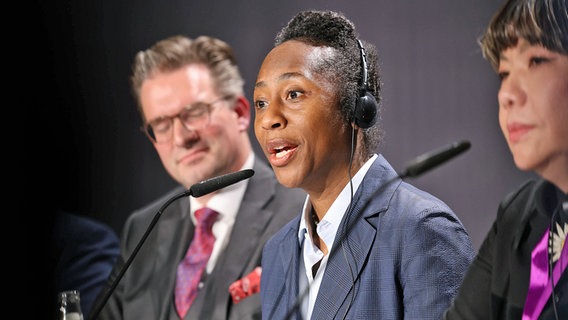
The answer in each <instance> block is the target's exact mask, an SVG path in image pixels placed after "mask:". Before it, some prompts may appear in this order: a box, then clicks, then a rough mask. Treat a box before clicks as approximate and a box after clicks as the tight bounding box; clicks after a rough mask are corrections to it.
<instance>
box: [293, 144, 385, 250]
mask: <svg viewBox="0 0 568 320" xmlns="http://www.w3.org/2000/svg"><path fill="white" fill-rule="evenodd" d="M377 157H378V156H377V155H376V154H373V156H372V157H371V158H370V159H369V160H367V162H365V164H364V165H363V166H362V167H361V168H360V169H359V171H357V173H356V174H355V176H353V178H352V179H351V183H352V184H353V194H355V193H356V192H357V189H358V188H359V186H360V185H361V182H362V181H363V178H364V177H365V175H366V174H367V172H368V171H369V168H370V167H371V165H372V164H373V162H375V160H376V159H377ZM350 202H351V185H350V183H349V182H348V183H347V185H345V187H344V188H343V190H342V191H341V193H340V194H339V195H338V196H337V198H336V199H335V200H334V201H333V203H332V204H331V207H330V208H329V210H328V211H327V212H326V213H325V215H324V217H323V219H322V220H321V221H320V222H319V223H318V226H317V229H316V231H317V233H318V235H319V236H320V238H321V239H322V240H323V241H324V242H325V244H326V245H327V246H328V250H329V251H331V247H332V245H333V240H334V238H335V235H336V234H337V230H338V228H339V225H340V223H341V220H342V219H343V216H344V215H345V213H346V211H347V208H348V207H349V205H350ZM311 212H312V205H311V202H310V196H309V195H308V196H307V197H306V201H305V203H304V208H303V210H302V218H301V219H300V228H299V230H298V241H299V243H300V245H301V244H302V241H304V238H305V235H306V234H309V233H308V232H307V231H308V229H307V226H308V224H309V217H310V214H311ZM308 238H309V236H308Z"/></svg>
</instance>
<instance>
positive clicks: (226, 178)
mask: <svg viewBox="0 0 568 320" xmlns="http://www.w3.org/2000/svg"><path fill="white" fill-rule="evenodd" d="M253 174H254V170H252V169H245V170H241V171H237V172H232V173H227V174H224V175H222V176H218V177H214V178H210V179H207V180H203V181H201V182H198V183H196V184H194V185H192V186H191V187H190V188H189V194H190V195H192V196H193V197H196V198H197V197H201V196H204V195H206V194H208V193H211V192H213V191H217V190H219V189H223V188H225V187H228V186H230V185H232V184H235V183H237V182H239V181H242V180H245V179H248V178H250V177H252V175H253Z"/></svg>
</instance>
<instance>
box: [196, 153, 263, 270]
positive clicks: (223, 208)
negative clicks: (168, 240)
mask: <svg viewBox="0 0 568 320" xmlns="http://www.w3.org/2000/svg"><path fill="white" fill-rule="evenodd" d="M253 164H254V153H251V154H250V155H249V157H248V158H247V161H245V164H244V165H243V167H242V168H241V170H244V169H252V166H253ZM248 181H249V179H245V180H243V181H240V182H238V183H235V184H233V185H230V186H228V187H225V188H223V189H221V190H220V191H219V192H218V193H216V194H215V195H214V196H213V197H212V198H211V199H210V200H209V201H208V202H207V207H208V208H211V209H213V210H215V211H217V212H218V213H219V217H218V218H217V221H215V223H214V224H213V235H214V236H215V244H214V245H213V251H212V252H211V256H210V257H209V261H207V267H206V271H207V273H211V271H212V270H213V268H214V267H215V263H216V262H217V260H218V257H219V254H220V252H221V251H223V249H224V248H225V247H226V246H227V244H228V242H229V237H230V235H231V231H232V230H233V226H234V225H235V219H236V217H237V210H238V209H239V207H240V206H241V202H242V200H243V196H244V194H245V191H246V188H247V185H248ZM189 204H190V206H189V207H190V208H191V220H192V221H193V224H194V225H195V224H196V222H197V220H196V219H195V211H196V210H198V209H201V208H202V207H203V205H201V204H200V203H199V202H198V201H197V199H195V198H194V197H192V196H189Z"/></svg>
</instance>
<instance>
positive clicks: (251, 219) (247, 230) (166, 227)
mask: <svg viewBox="0 0 568 320" xmlns="http://www.w3.org/2000/svg"><path fill="white" fill-rule="evenodd" d="M253 170H254V171H255V174H254V175H253V177H252V178H250V181H249V183H248V187H247V189H246V191H245V194H244V198H243V201H242V203H241V206H240V208H239V210H238V214H237V218H236V221H235V225H234V226H233V231H232V233H231V236H230V239H229V243H228V245H227V247H226V248H225V249H224V251H223V252H222V253H221V254H220V256H219V258H218V261H217V263H216V265H215V268H214V269H213V271H212V272H211V274H209V275H208V276H207V280H206V281H205V286H204V287H203V288H202V289H201V291H200V292H199V294H198V295H197V298H196V299H195V301H194V302H193V304H192V306H191V308H190V310H189V312H188V314H187V315H186V317H185V319H200V320H201V319H207V320H214V319H232V320H246V319H260V318H261V315H260V297H259V295H258V294H255V295H253V296H249V297H247V298H246V299H244V300H242V301H241V302H240V303H238V304H233V303H232V299H231V297H230V294H229V286H230V284H231V283H233V282H234V281H236V280H238V279H240V278H242V277H244V276H245V275H247V274H248V273H250V272H251V271H252V270H253V269H254V268H255V267H256V266H259V265H260V260H261V254H262V247H263V245H264V243H265V242H266V240H267V239H268V238H269V237H270V236H272V235H273V234H274V233H275V232H276V230H278V229H279V228H280V227H282V226H283V225H284V224H285V223H286V222H288V221H289V220H290V219H292V217H293V216H295V215H296V214H297V213H298V212H299V211H300V210H301V208H302V206H303V203H304V201H305V193H304V192H303V191H301V190H300V189H287V188H285V187H283V186H282V185H280V184H279V183H278V181H277V180H276V178H275V176H274V173H273V172H272V170H271V169H270V168H269V167H268V166H267V165H266V164H264V163H262V162H260V161H259V160H256V161H255V164H254V167H253ZM182 191H184V189H183V188H181V187H180V188H178V189H176V190H173V191H172V192H170V193H169V194H167V195H165V196H164V197H163V198H161V199H159V200H158V201H156V202H154V203H152V204H150V205H149V206H147V207H145V208H143V209H142V210H139V211H137V212H135V213H133V214H132V215H131V216H130V217H129V219H128V220H127V222H126V224H125V227H124V231H123V234H122V239H121V240H122V257H123V260H126V259H127V258H128V257H129V256H130V254H131V252H132V250H133V249H134V248H135V246H136V245H137V243H138V242H139V240H140V238H141V236H142V234H144V232H145V231H146V229H147V227H148V225H149V223H150V221H151V220H152V219H153V217H154V216H155V214H156V212H158V210H159V209H160V207H161V206H162V205H163V204H164V203H165V202H166V200H168V199H169V198H171V197H173V196H174V195H176V194H179V193H181V192H182ZM182 200H183V199H182ZM182 213H185V214H182ZM193 230H194V226H193V223H192V221H191V218H190V214H189V201H186V200H184V201H176V202H174V203H172V204H171V205H170V206H169V207H168V208H167V209H166V210H165V211H164V212H163V213H162V215H161V218H160V220H159V221H158V223H157V224H156V227H155V229H154V230H153V231H152V232H151V233H150V235H149V236H148V238H147V240H146V242H145V243H144V245H143V246H142V247H141V249H140V251H139V253H138V255H137V256H136V258H135V259H134V260H133V262H132V264H131V266H130V268H129V269H128V271H127V272H126V273H125V274H124V277H123V278H122V280H121V281H120V282H119V285H118V286H117V288H116V291H114V293H113V294H112V295H111V298H110V299H109V301H108V302H107V304H106V305H105V308H104V309H103V310H102V312H101V316H100V317H99V319H109V320H117V319H132V320H144V319H148V320H169V319H178V316H177V314H176V311H175V307H174V302H173V301H174V299H173V298H174V287H175V281H176V269H177V266H178V264H179V262H180V261H181V260H182V259H183V257H184V255H185V253H186V251H187V248H188V247H189V244H190V241H191V239H192V237H193ZM118 267H120V266H118ZM116 271H117V270H115V271H113V274H116Z"/></svg>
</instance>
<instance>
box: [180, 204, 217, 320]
mask: <svg viewBox="0 0 568 320" xmlns="http://www.w3.org/2000/svg"><path fill="white" fill-rule="evenodd" d="M217 215H218V213H217V212H216V211H214V210H212V209H209V208H201V209H199V210H197V211H195V218H196V219H197V226H196V228H195V233H194V234H193V240H192V241H191V245H190V246H189V250H187V254H186V255H185V258H184V259H183V260H182V261H181V263H180V264H179V266H178V269H177V280H176V291H175V303H176V309H177V312H178V314H179V316H180V318H181V319H183V318H184V317H185V314H186V313H187V310H189V307H190V306H191V303H192V302H193V300H194V299H195V297H196V296H197V291H198V285H199V281H200V280H201V275H202V274H203V270H205V266H206V265H207V261H208V260H209V256H210V255H211V251H213V244H214V243H215V236H213V232H212V228H213V223H214V222H215V220H216V219H217Z"/></svg>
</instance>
